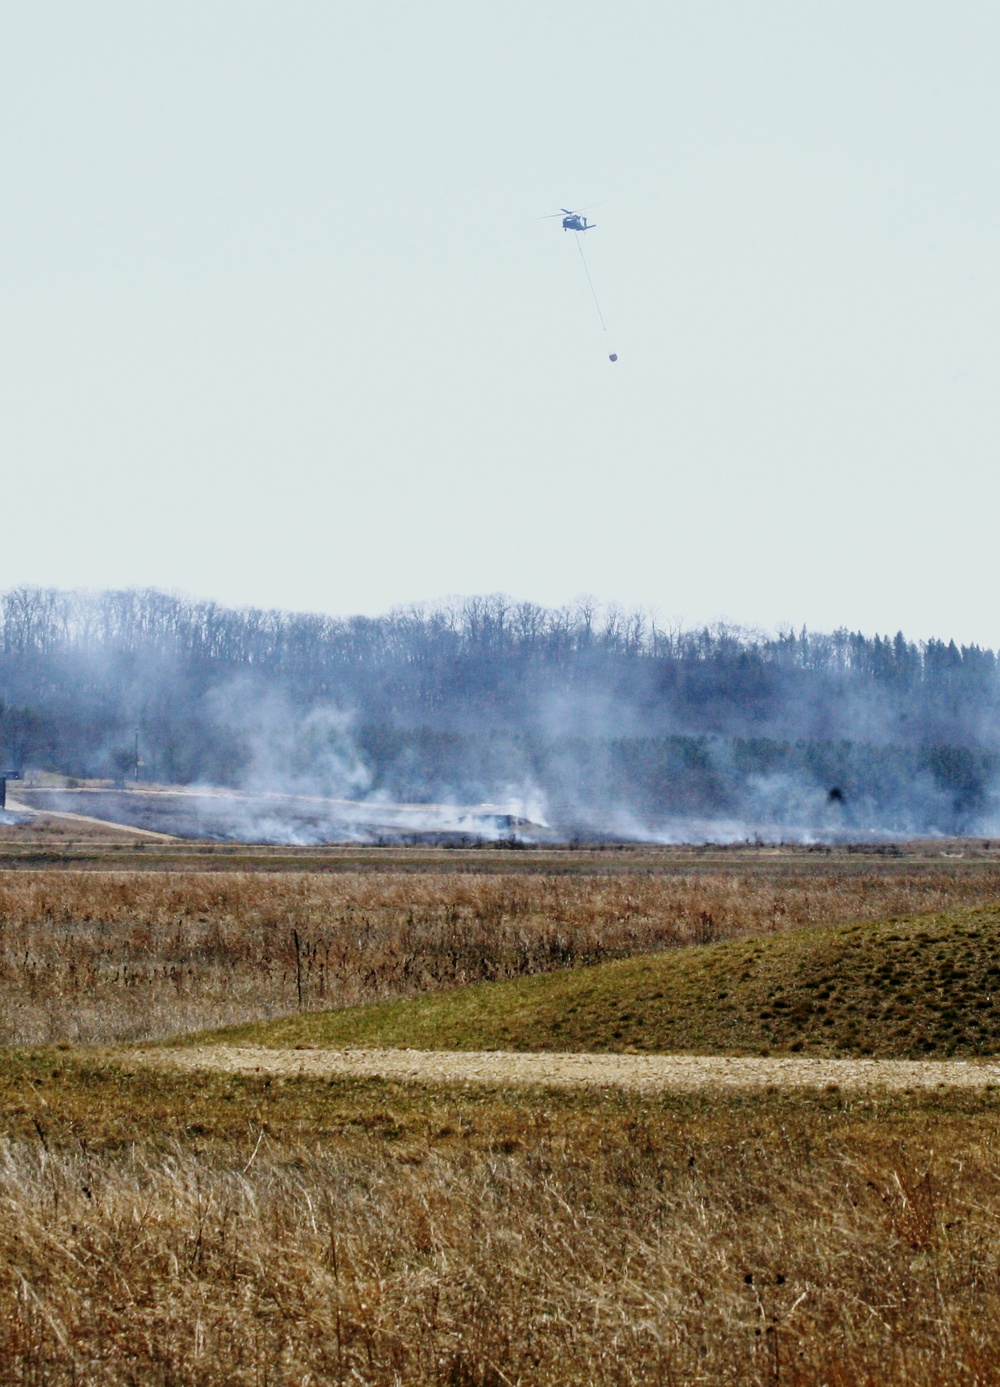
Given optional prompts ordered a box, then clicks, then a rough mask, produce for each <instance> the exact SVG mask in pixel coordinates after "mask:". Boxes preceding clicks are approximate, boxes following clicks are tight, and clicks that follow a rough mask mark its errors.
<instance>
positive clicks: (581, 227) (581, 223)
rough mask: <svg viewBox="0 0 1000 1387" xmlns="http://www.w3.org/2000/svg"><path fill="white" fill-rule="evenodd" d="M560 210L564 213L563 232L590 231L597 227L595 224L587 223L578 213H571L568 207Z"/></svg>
mask: <svg viewBox="0 0 1000 1387" xmlns="http://www.w3.org/2000/svg"><path fill="white" fill-rule="evenodd" d="M561 210H562V211H563V212H565V213H566V215H565V216H564V217H563V220H562V229H563V231H592V230H593V229H594V227H595V226H596V225H597V223H596V222H588V221H587V218H586V217H584V216H582V215H581V214H580V213H579V212H571V211H570V210H569V208H568V207H563V208H562V209H561ZM556 215H557V216H558V213H556Z"/></svg>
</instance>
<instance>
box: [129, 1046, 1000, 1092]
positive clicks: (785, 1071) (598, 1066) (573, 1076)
mask: <svg viewBox="0 0 1000 1387" xmlns="http://www.w3.org/2000/svg"><path fill="white" fill-rule="evenodd" d="M130 1058H135V1059H141V1061H142V1062H144V1063H147V1064H154V1065H166V1066H172V1067H177V1068H181V1069H197V1070H210V1071H224V1072H229V1073H245V1074H273V1075H282V1076H289V1077H291V1076H294V1075H304V1076H308V1077H311V1078H333V1077H335V1076H344V1077H354V1078H371V1077H377V1078H384V1079H398V1080H407V1081H415V1082H418V1083H425V1084H486V1085H489V1086H490V1087H496V1086H497V1085H501V1086H507V1085H511V1084H518V1085H531V1084H535V1085H542V1086H555V1087H559V1088H628V1089H637V1090H640V1091H642V1092H649V1093H655V1092H662V1091H665V1090H670V1089H673V1090H690V1089H700V1088H713V1087H714V1088H723V1089H725V1088H766V1087H769V1086H773V1087H776V1088H827V1087H829V1086H830V1085H836V1086H837V1087H838V1088H841V1089H933V1088H980V1089H982V1088H985V1087H987V1086H1000V1061H992V1060H991V1061H967V1060H872V1059H858V1060H854V1059H845V1060H838V1059H811V1058H800V1057H799V1056H787V1057H781V1058H768V1059H763V1058H757V1057H750V1058H740V1059H729V1058H726V1057H724V1056H718V1055H705V1056H702V1055H561V1054H522V1053H509V1052H505V1051H496V1050H491V1051H426V1050H319V1049H309V1050H266V1049H263V1048H259V1047H252V1046H231V1045H211V1046H192V1047H190V1048H184V1049H166V1048H165V1049H156V1050H140V1051H132V1052H130Z"/></svg>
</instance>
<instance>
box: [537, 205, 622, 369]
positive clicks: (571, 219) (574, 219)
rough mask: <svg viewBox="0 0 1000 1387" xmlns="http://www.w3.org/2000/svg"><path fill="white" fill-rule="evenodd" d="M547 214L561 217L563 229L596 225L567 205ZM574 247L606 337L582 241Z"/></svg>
mask: <svg viewBox="0 0 1000 1387" xmlns="http://www.w3.org/2000/svg"><path fill="white" fill-rule="evenodd" d="M548 216H549V217H562V229H563V231H593V229H594V227H595V226H596V225H597V223H596V222H588V221H587V218H586V217H585V216H584V215H583V213H582V212H572V211H570V209H569V208H568V207H560V209H559V211H558V212H550V213H549V214H548ZM536 220H537V221H546V220H548V218H547V217H537V218H536ZM576 248H577V250H578V251H579V252H580V259H581V260H582V261H583V268H584V270H585V271H586V274H587V283H588V284H589V285H590V292H591V294H592V295H593V299H594V307H595V308H596V309H597V316H598V317H599V318H600V320H601V328H602V329H603V332H604V336H605V338H607V336H608V326H607V324H606V323H605V321H604V314H603V313H602V312H601V305H600V304H599V303H598V302H597V291H596V290H595V289H594V281H593V280H592V279H591V277H590V270H589V269H587V257H586V256H585V255H584V253H583V242H582V241H579V240H578V241H577V243H576ZM608 360H609V361H617V360H618V353H617V352H608Z"/></svg>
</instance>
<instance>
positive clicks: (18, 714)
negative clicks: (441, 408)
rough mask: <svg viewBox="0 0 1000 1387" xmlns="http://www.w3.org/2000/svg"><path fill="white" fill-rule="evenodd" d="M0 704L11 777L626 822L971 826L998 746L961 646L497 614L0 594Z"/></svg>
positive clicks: (548, 613) (133, 595)
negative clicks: (822, 818) (806, 816)
mask: <svg viewBox="0 0 1000 1387" xmlns="http://www.w3.org/2000/svg"><path fill="white" fill-rule="evenodd" d="M0 699H2V701H3V708H2V710H0V756H2V758H3V759H4V760H5V761H6V762H7V763H8V765H11V766H15V765H16V766H21V765H23V764H34V765H38V766H40V767H43V768H48V769H53V770H59V771H62V772H64V773H66V774H70V775H77V776H81V777H82V776H89V775H109V774H110V775H124V774H126V773H127V772H128V769H129V767H130V765H134V756H135V752H134V747H135V739H136V734H138V740H139V751H140V758H141V761H142V774H143V777H144V778H148V779H157V780H163V781H180V782H192V781H199V780H201V781H207V782H213V783H220V784H240V783H247V782H248V781H251V782H252V781H253V780H254V779H257V780H260V779H261V778H262V777H263V778H265V779H267V780H269V782H270V783H271V784H272V785H273V784H275V783H280V781H281V778H282V775H283V774H286V773H288V774H291V770H290V768H291V767H293V768H294V778H296V779H297V781H298V782H300V783H301V782H302V781H303V779H304V778H305V779H308V775H309V770H308V768H309V765H310V764H311V763H312V762H313V761H315V763H316V765H317V766H321V767H322V768H323V769H322V774H319V772H317V780H318V782H320V781H321V782H322V783H321V784H318V787H319V788H321V789H323V790H324V791H330V792H337V791H338V790H339V791H340V792H341V793H343V792H345V791H350V792H352V793H363V792H372V791H378V792H380V793H383V794H385V795H388V796H398V797H400V798H407V799H411V800H412V799H417V800H419V799H425V800H433V799H441V798H461V799H463V800H466V801H469V800H478V799H490V798H497V797H500V796H502V795H505V794H508V793H513V792H515V791H516V790H517V789H518V787H519V786H525V787H528V788H534V789H535V790H537V791H538V792H539V793H540V794H541V796H542V797H543V798H544V800H545V802H546V803H547V804H548V805H549V806H550V812H551V806H552V805H557V806H559V807H560V808H559V812H560V813H564V814H565V815H570V814H571V812H575V813H578V814H582V813H586V814H588V815H589V814H596V815H600V814H601V813H603V812H606V811H608V810H609V809H610V808H614V807H616V806H617V808H621V810H622V812H624V813H636V814H638V815H640V816H642V818H643V819H644V820H649V819H650V818H651V816H656V815H657V814H659V815H661V816H662V815H664V814H671V813H680V814H684V813H686V814H695V813H698V814H706V815H712V816H720V815H725V814H727V813H730V814H737V813H739V814H746V815H749V816H751V817H752V816H753V815H754V814H757V815H767V814H772V815H773V814H775V813H778V812H779V809H778V808H776V807H775V806H776V805H777V804H778V802H779V801H780V803H781V805H783V806H784V808H782V809H781V810H780V812H781V813H785V812H791V809H790V808H789V806H790V805H791V804H792V801H793V800H794V797H795V795H796V794H798V795H799V799H800V800H801V799H802V798H803V796H804V797H805V799H806V800H808V801H809V803H810V804H812V806H813V807H812V810H810V812H814V813H820V809H817V808H816V804H819V803H820V800H819V799H818V798H817V797H818V796H820V795H821V794H822V795H824V796H829V794H830V793H831V791H833V790H837V791H838V792H839V796H840V797H839V798H838V797H836V796H835V797H834V798H833V799H832V800H829V801H827V800H823V801H822V804H823V807H822V814H824V815H826V817H827V818H831V819H832V818H835V817H836V816H837V815H840V816H841V817H842V818H849V817H850V815H851V814H854V815H855V816H859V815H860V816H862V817H865V818H866V819H871V818H872V817H873V816H874V817H875V818H877V817H878V815H879V814H880V813H881V814H883V815H884V814H888V813H889V812H890V807H891V806H892V805H896V806H897V809H892V810H891V812H892V814H893V815H895V817H896V819H900V814H901V813H902V811H901V810H898V806H899V805H902V804H904V802H907V794H908V793H909V801H912V803H910V810H912V811H913V812H912V813H911V818H914V821H916V819H917V818H920V815H921V813H922V814H923V820H922V822H924V823H925V824H926V823H927V815H928V814H929V813H931V809H930V808H929V807H928V806H930V805H931V804H933V806H934V807H933V813H932V817H933V818H934V824H932V825H930V826H933V827H940V828H941V830H942V831H954V830H955V828H956V825H957V824H958V823H959V822H961V823H962V824H964V825H965V826H966V827H971V826H974V825H975V824H981V823H984V822H986V820H987V819H988V817H989V814H990V813H991V806H992V785H993V779H994V765H993V756H994V752H995V751H996V750H997V749H998V741H1000V738H998V727H1000V719H998V714H1000V671H998V666H997V657H996V655H995V654H994V652H993V651H992V650H989V649H984V648H981V647H979V646H975V645H973V646H957V645H956V644H955V643H954V642H953V641H948V642H945V641H938V640H933V641H927V642H922V643H916V642H913V641H908V640H907V639H905V638H904V636H903V635H902V634H897V635H895V636H890V637H886V636H878V635H876V636H874V637H868V636H864V635H862V634H860V633H857V632H849V631H846V630H841V631H835V632H833V633H832V634H816V633H813V632H808V631H804V630H803V631H799V632H792V631H788V632H784V633H781V634H779V635H767V634H761V633H755V632H750V631H743V630H738V629H735V628H732V627H726V626H715V627H711V628H704V629H700V630H680V629H674V628H667V627H664V626H662V625H661V624H659V623H658V622H657V621H655V620H654V619H653V618H652V617H651V616H650V615H648V614H647V613H644V612H639V611H633V612H625V611H622V610H620V609H618V608H615V607H603V608H602V607H599V606H598V605H597V604H596V603H591V602H589V601H581V602H578V603H577V604H576V605H574V606H572V607H567V608H561V609H558V610H550V609H545V608H542V607H538V606H535V605H533V604H530V603H516V602H512V601H509V600H507V599H506V598H503V597H498V596H493V597H477V598H470V599H468V600H466V601H461V602H456V603H453V604H450V605H443V606H437V607H416V608H408V609H406V610H400V611H394V612H391V613H389V614H388V615H386V616H382V617H374V618H370V617H348V618H334V617H327V616H320V615H303V614H291V613H284V612H275V611H260V610H253V609H241V610H233V609H229V608H225V607H222V606H219V605H217V604H215V603H206V602H190V601H187V600H185V599H182V598H179V597H175V596H171V595H170V594H165V593H161V592H156V591H122V592H104V593H71V592H60V591H54V590H48V589H38V588H26V587H22V588H18V589H15V590H13V591H11V592H8V593H7V594H5V595H4V597H3V600H2V629H0ZM324 709H325V710H330V714H331V715H330V717H329V718H328V719H327V721H326V722H322V721H321V722H319V723H318V722H317V721H316V717H315V714H316V710H324ZM307 723H308V725H309V727H310V732H309V739H307V740H306V741H303V740H302V738H301V737H299V733H298V729H300V728H301V727H302V726H304V725H305V724H307ZM318 728H319V729H320V730H319V731H318V730H317V729H318ZM317 738H319V740H320V741H321V742H323V745H322V746H320V745H318V743H317ZM324 738H325V741H323V739H324ZM130 758H131V759H130ZM358 761H360V764H361V766H362V768H363V769H362V771H359V770H358V767H357V765H356V764H355V763H356V762H358ZM348 763H351V764H352V765H353V766H354V769H353V770H352V771H351V773H350V775H347V773H346V771H344V767H345V766H347V765H348ZM338 768H339V769H338ZM342 771H344V774H345V775H347V779H346V780H345V782H344V783H343V784H340V785H338V784H337V783H336V782H337V776H338V774H340V773H341V772H342ZM908 784H909V792H907V785H908ZM813 800H815V804H813ZM921 803H922V804H923V805H924V808H923V809H920V804H921ZM910 810H907V812H910ZM897 811H898V812H897ZM918 811H919V812H918ZM616 812H617V811H616ZM803 812H804V811H803ZM949 815H950V816H951V817H950V818H948V816H949ZM904 817H905V815H904ZM946 820H947V822H945V821H946Z"/></svg>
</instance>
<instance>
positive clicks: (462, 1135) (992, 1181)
mask: <svg viewBox="0 0 1000 1387" xmlns="http://www.w3.org/2000/svg"><path fill="white" fill-rule="evenodd" d="M0 1101H2V1102H3V1106H4V1112H5V1117H4V1120H3V1122H4V1129H5V1131H6V1133H7V1135H6V1137H5V1138H4V1140H3V1145H2V1153H0V1381H2V1382H4V1383H7V1382H10V1383H33V1384H34V1383H43V1382H44V1383H46V1384H50V1383H51V1384H63V1383H65V1384H69V1383H76V1384H82V1383H88V1384H89V1383H109V1384H110V1383H115V1384H117V1383H125V1382H130V1383H134V1384H147V1383H149V1384H189V1383H190V1384H198V1385H199V1387H209V1385H210V1384H223V1383H224V1384H233V1385H234V1387H238V1385H239V1384H254V1385H255V1387H257V1384H263V1383H265V1382H266V1383H296V1384H300V1383H301V1384H306V1383H348V1382H355V1383H357V1382H361V1383H368V1384H379V1385H380V1387H381V1384H385V1385H386V1387H389V1385H390V1384H397V1383H406V1384H413V1385H414V1387H421V1385H422V1384H441V1385H442V1387H443V1385H444V1384H448V1387H501V1384H508V1383H522V1384H529V1383H530V1384H532V1385H533V1387H556V1384H576V1383H580V1384H595V1387H603V1385H604V1384H607V1387H612V1384H614V1387H622V1385H623V1384H654V1383H656V1384H677V1387H681V1384H685V1385H686V1384H691V1383H709V1384H723V1383H725V1384H731V1383H739V1384H753V1385H756V1384H761V1387H763V1384H787V1387H805V1384H821V1383H822V1384H827V1387H859V1385H861V1384H872V1385H873V1387H874V1384H880V1385H881V1384H896V1383H899V1384H914V1385H916V1384H919V1385H920V1387H950V1384H956V1387H957V1384H959V1383H961V1384H968V1385H969V1387H975V1384H993V1383H996V1382H998V1381H1000V1369H998V1367H997V1365H996V1355H995V1349H994V1345H995V1342H996V1337H997V1332H998V1329H1000V1275H998V1271H997V1268H998V1266H1000V1225H998V1224H997V1221H996V1219H995V1217H994V1206H995V1200H996V1190H997V1182H998V1178H1000V1103H998V1100H997V1097H996V1096H995V1095H993V1096H984V1097H983V1098H981V1099H976V1098H973V1097H969V1098H957V1097H954V1098H942V1099H915V1098H905V1097H898V1098H895V1099H887V1098H871V1099H846V1098H842V1096H841V1095H839V1094H836V1093H822V1094H814V1095H807V1096H804V1097H798V1098H792V1097H787V1096H784V1097H783V1096H780V1095H763V1096H755V1097H752V1098H739V1097H731V1098H726V1099H722V1098H719V1097H717V1096H716V1097H714V1098H711V1099H708V1098H703V1097H698V1096H689V1097H686V1098H681V1097H673V1098H664V1099H657V1100H649V1099H645V1100H643V1099H638V1098H634V1097H629V1096H627V1095H622V1094H615V1095H609V1094H604V1095H581V1094H577V1095H567V1094H557V1093H526V1094H521V1095H518V1094H515V1093H505V1092H495V1093H489V1092H485V1091H465V1092H461V1091H451V1092H449V1091H447V1090H444V1091H440V1090H439V1091H436V1092H430V1091H422V1090H420V1089H416V1088H409V1087H407V1086H401V1085H389V1084H380V1083H376V1082H365V1083H353V1084H349V1083H339V1084H325V1083H318V1082H314V1081H306V1080H296V1081H289V1082H286V1083H284V1084H282V1083H279V1082H277V1081H274V1082H268V1081H266V1080H261V1079H251V1078H244V1079H240V1078H238V1077H235V1076H200V1077H195V1076H180V1075H167V1074H160V1075H156V1076H155V1077H151V1076H150V1075H149V1073H148V1071H138V1070H137V1071H136V1072H135V1073H131V1074H130V1073H128V1072H127V1071H123V1070H122V1068H121V1067H120V1062H119V1067H117V1068H116V1067H114V1066H111V1067H108V1066H103V1067H102V1066H100V1065H98V1064H94V1063H93V1062H91V1064H90V1065H87V1064H86V1063H84V1062H83V1061H82V1060H81V1059H78V1058H74V1057H73V1056H72V1055H70V1056H55V1055H53V1054H49V1055H35V1056H23V1057H20V1058H17V1057H10V1058H9V1059H8V1060H6V1061H5V1062H4V1063H3V1065H2V1066H0Z"/></svg>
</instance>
